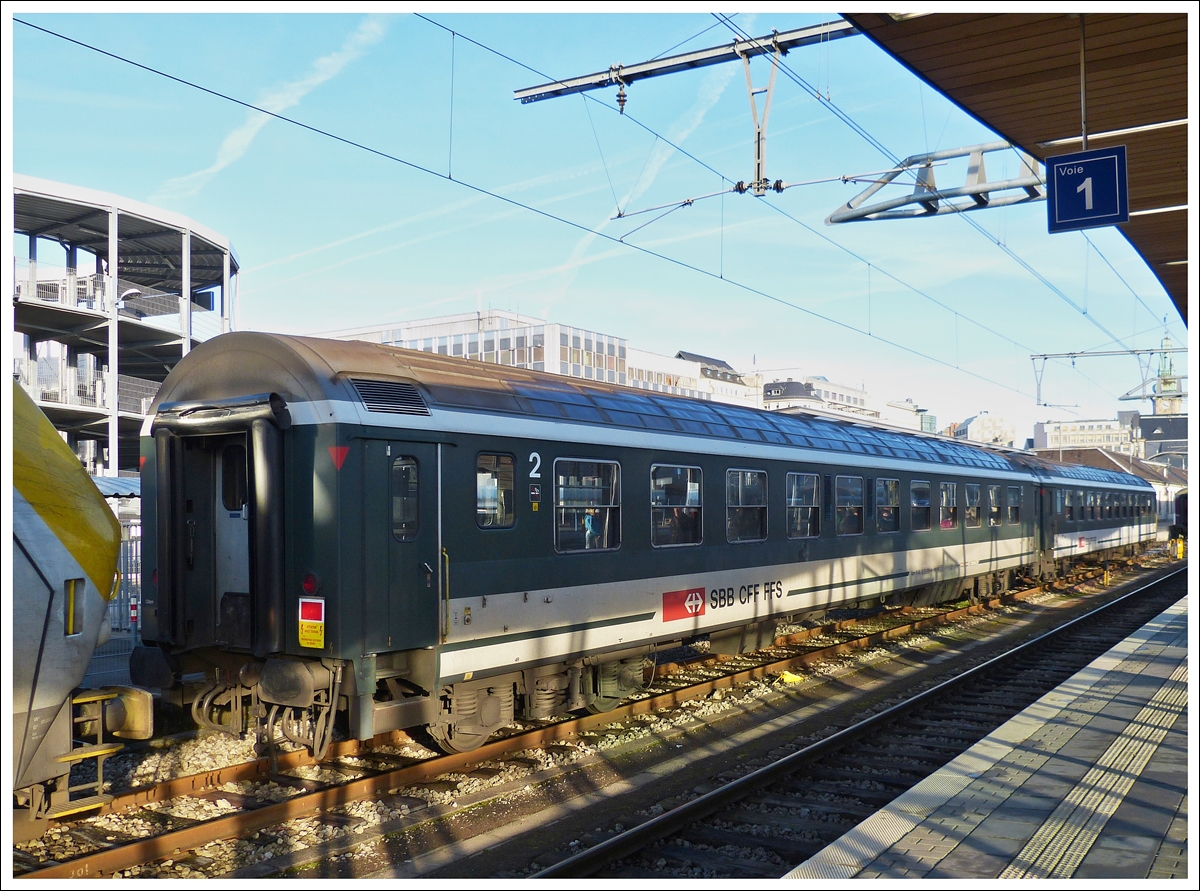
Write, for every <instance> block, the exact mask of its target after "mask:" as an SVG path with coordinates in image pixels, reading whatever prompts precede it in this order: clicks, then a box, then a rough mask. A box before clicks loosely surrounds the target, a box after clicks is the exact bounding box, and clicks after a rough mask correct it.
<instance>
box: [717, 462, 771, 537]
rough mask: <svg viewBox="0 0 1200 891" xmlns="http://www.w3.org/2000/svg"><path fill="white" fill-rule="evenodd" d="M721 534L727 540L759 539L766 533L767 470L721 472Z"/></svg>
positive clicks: (765, 535)
mask: <svg viewBox="0 0 1200 891" xmlns="http://www.w3.org/2000/svg"><path fill="white" fill-rule="evenodd" d="M725 537H726V538H728V539H729V541H762V540H763V539H765V538H766V537H767V473H766V471H765V470H729V471H726V473H725Z"/></svg>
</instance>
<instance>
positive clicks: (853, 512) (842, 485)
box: [834, 476, 863, 535]
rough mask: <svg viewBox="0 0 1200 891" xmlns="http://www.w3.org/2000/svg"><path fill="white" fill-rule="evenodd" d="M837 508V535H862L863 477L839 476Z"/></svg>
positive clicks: (836, 491) (836, 494)
mask: <svg viewBox="0 0 1200 891" xmlns="http://www.w3.org/2000/svg"><path fill="white" fill-rule="evenodd" d="M834 503H835V505H836V506H837V534H838V535H862V531H863V479H862V477H861V476H839V477H838V478H837V485H836V489H835V494H834Z"/></svg>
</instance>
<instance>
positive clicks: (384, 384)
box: [350, 378, 429, 416]
mask: <svg viewBox="0 0 1200 891" xmlns="http://www.w3.org/2000/svg"><path fill="white" fill-rule="evenodd" d="M350 383H352V384H354V389H355V390H357V391H358V395H359V398H361V399H362V401H363V405H365V406H366V407H367V411H378V412H386V413H387V414H393V415H426V416H428V415H429V408H428V407H427V406H426V405H425V400H424V399H422V398H421V394H420V392H419V391H418V390H417V388H416V387H414V386H413V385H412V384H402V383H399V382H398V381H368V380H357V379H354V378H351V380H350Z"/></svg>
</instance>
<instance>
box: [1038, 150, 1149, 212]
mask: <svg viewBox="0 0 1200 891" xmlns="http://www.w3.org/2000/svg"><path fill="white" fill-rule="evenodd" d="M1046 208H1047V210H1046V212H1047V228H1048V229H1049V231H1050V232H1051V233H1054V232H1071V231H1074V230H1075V229H1094V228H1096V227H1097V226H1113V225H1115V224H1117V223H1125V222H1128V221H1129V183H1128V182H1127V180H1126V178H1125V146H1123V145H1118V146H1113V147H1112V148H1103V149H1095V150H1093V151H1087V152H1075V153H1074V154H1070V155H1058V156H1057V157H1054V158H1047V159H1046Z"/></svg>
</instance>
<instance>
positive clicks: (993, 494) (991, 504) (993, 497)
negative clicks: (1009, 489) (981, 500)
mask: <svg viewBox="0 0 1200 891" xmlns="http://www.w3.org/2000/svg"><path fill="white" fill-rule="evenodd" d="M1003 510H1004V508H1002V507H1001V506H1000V487H999V486H988V525H989V526H999V525H1000V523H1001V521H1002V519H1003V516H1004V515H1003V513H1001V512H1002V511H1003Z"/></svg>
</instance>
